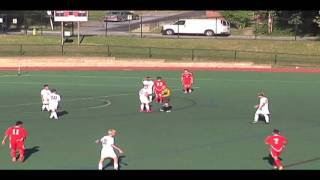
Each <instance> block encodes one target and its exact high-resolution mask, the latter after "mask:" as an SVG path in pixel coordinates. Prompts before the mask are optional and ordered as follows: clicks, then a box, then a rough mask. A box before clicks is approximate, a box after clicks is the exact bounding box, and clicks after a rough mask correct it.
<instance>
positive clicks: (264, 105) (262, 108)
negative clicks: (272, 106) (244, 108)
mask: <svg viewBox="0 0 320 180" xmlns="http://www.w3.org/2000/svg"><path fill="white" fill-rule="evenodd" d="M258 98H259V99H260V103H259V104H258V105H255V108H256V109H257V111H256V113H255V115H254V121H253V122H252V123H257V122H258V120H259V115H260V114H261V115H263V116H264V119H265V121H266V123H267V124H269V123H270V121H269V116H270V111H269V101H268V98H267V97H266V96H265V94H264V93H263V92H261V93H258Z"/></svg>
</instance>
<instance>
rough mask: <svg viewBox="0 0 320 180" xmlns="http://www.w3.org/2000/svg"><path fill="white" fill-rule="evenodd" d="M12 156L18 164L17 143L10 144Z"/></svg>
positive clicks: (13, 160)
mask: <svg viewBox="0 0 320 180" xmlns="http://www.w3.org/2000/svg"><path fill="white" fill-rule="evenodd" d="M10 149H11V152H10V155H11V158H12V162H16V161H17V143H16V142H10Z"/></svg>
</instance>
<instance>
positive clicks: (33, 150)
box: [24, 146, 39, 161]
mask: <svg viewBox="0 0 320 180" xmlns="http://www.w3.org/2000/svg"><path fill="white" fill-rule="evenodd" d="M38 151H39V146H34V147H32V148H27V149H25V152H24V161H26V160H27V159H28V158H29V157H30V156H31V155H32V154H33V153H36V152H38Z"/></svg>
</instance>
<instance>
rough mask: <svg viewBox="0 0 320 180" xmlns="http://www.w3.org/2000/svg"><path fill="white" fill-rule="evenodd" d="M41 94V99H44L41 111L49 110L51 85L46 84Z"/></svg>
mask: <svg viewBox="0 0 320 180" xmlns="http://www.w3.org/2000/svg"><path fill="white" fill-rule="evenodd" d="M40 94H41V100H42V108H41V111H44V110H45V109H46V110H47V111H49V98H50V94H51V92H50V90H49V85H48V84H45V85H43V89H42V90H41V92H40Z"/></svg>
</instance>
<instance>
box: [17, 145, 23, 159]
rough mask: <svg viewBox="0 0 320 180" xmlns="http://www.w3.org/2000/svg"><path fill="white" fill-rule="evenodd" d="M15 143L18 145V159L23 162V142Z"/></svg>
mask: <svg viewBox="0 0 320 180" xmlns="http://www.w3.org/2000/svg"><path fill="white" fill-rule="evenodd" d="M17 145H18V149H19V153H20V157H19V161H21V162H23V161H24V153H25V148H24V143H23V142H19V143H18V144H17Z"/></svg>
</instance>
